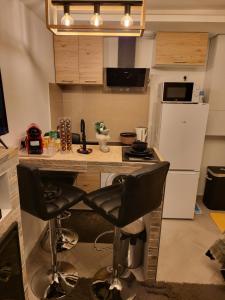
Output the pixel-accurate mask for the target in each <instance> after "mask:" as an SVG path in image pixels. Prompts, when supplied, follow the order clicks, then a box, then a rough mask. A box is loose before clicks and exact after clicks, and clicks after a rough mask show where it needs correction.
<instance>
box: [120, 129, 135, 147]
mask: <svg viewBox="0 0 225 300" xmlns="http://www.w3.org/2000/svg"><path fill="white" fill-rule="evenodd" d="M136 137H137V134H136V133H135V132H121V133H120V141H121V143H122V144H123V145H132V144H133V142H135V141H136Z"/></svg>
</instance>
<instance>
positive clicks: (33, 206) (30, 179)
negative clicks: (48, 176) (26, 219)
mask: <svg viewBox="0 0 225 300" xmlns="http://www.w3.org/2000/svg"><path fill="white" fill-rule="evenodd" d="M17 174H18V183H19V193H20V206H21V209H22V210H24V211H26V212H28V213H30V214H32V215H34V216H36V217H38V218H41V219H44V218H43V216H45V212H46V206H45V203H44V197H43V195H44V189H43V184H42V182H41V178H40V173H39V170H38V169H37V168H35V167H32V166H27V165H23V164H20V165H18V166H17Z"/></svg>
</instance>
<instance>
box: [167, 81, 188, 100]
mask: <svg viewBox="0 0 225 300" xmlns="http://www.w3.org/2000/svg"><path fill="white" fill-rule="evenodd" d="M193 86H194V83H192V82H165V83H164V91H163V101H164V102H191V101H192V94H193Z"/></svg>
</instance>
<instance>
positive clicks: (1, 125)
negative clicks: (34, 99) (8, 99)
mask: <svg viewBox="0 0 225 300" xmlns="http://www.w3.org/2000/svg"><path fill="white" fill-rule="evenodd" d="M8 132H9V128H8V122H7V115H6V109H5V98H4V91H3V84H2V76H1V71H0V136H1V135H3V134H6V133H8ZM0 143H2V144H3V146H5V147H6V145H5V144H4V143H3V142H2V140H1V139H0Z"/></svg>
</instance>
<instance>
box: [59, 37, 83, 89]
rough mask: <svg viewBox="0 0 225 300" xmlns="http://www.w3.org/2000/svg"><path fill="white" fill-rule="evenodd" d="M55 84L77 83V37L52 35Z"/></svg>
mask: <svg viewBox="0 0 225 300" xmlns="http://www.w3.org/2000/svg"><path fill="white" fill-rule="evenodd" d="M54 50H55V75H56V82H57V83H68V84H69V83H70V84H74V83H79V69H78V37H77V36H60V35H54Z"/></svg>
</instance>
